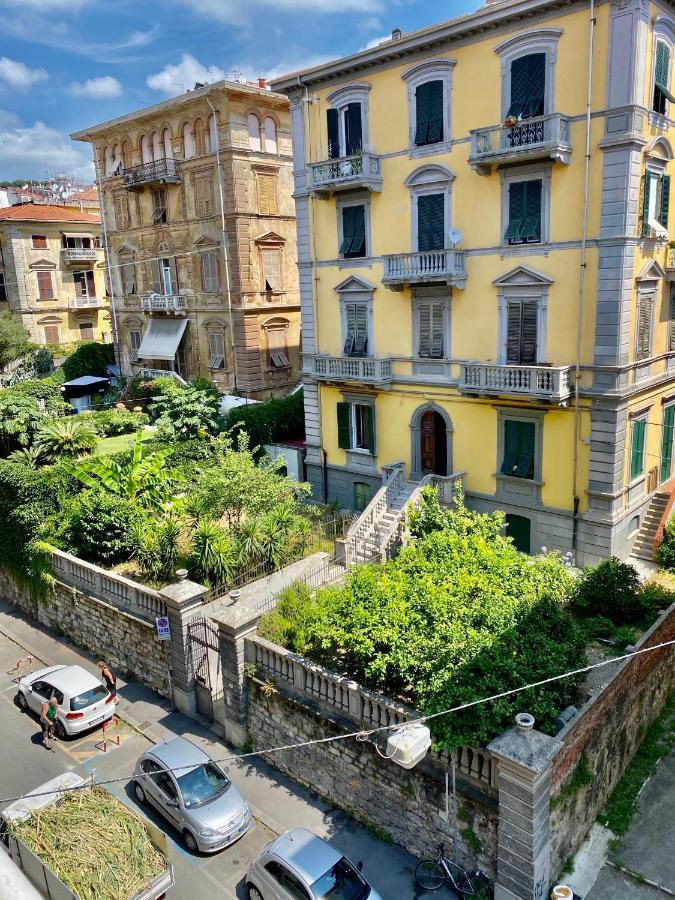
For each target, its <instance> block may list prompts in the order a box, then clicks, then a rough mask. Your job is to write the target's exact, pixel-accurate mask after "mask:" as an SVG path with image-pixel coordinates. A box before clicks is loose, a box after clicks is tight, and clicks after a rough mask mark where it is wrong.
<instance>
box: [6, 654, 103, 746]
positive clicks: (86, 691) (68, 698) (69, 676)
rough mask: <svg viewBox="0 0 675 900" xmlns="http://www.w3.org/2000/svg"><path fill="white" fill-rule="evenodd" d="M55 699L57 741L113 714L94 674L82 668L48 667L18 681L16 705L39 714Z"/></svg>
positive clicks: (92, 726)
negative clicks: (44, 705)
mask: <svg viewBox="0 0 675 900" xmlns="http://www.w3.org/2000/svg"><path fill="white" fill-rule="evenodd" d="M51 697H56V700H57V702H58V704H59V712H58V715H57V717H56V733H57V735H58V736H59V737H60V738H64V737H66V736H72V735H75V734H80V733H81V732H82V731H87V730H88V729H89V728H94V727H96V726H97V725H101V724H102V723H103V722H105V721H106V720H107V719H110V718H112V716H113V715H114V713H115V704H114V702H113V701H114V699H115V698H114V697H113V696H112V694H111V693H110V692H109V690H108V688H107V687H105V685H103V684H101V682H100V681H99V680H98V678H97V677H96V676H95V675H92V674H91V672H87V670H86V669H83V668H82V666H48V667H47V668H46V669H39V670H38V671H37V672H32V673H31V674H30V675H26V676H25V677H24V678H20V679H19V690H18V693H17V695H16V702H17V703H18V704H19V706H20V707H21V708H22V709H32V710H33V712H36V713H37V714H38V715H40V712H41V710H42V704H43V703H47V702H48V701H49V700H50V698H51Z"/></svg>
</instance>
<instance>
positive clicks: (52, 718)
mask: <svg viewBox="0 0 675 900" xmlns="http://www.w3.org/2000/svg"><path fill="white" fill-rule="evenodd" d="M58 711H59V704H58V701H57V699H56V697H52V698H51V700H49V701H48V702H47V701H45V702H44V703H43V704H42V710H41V712H40V726H41V728H42V746H43V747H45V748H46V749H47V750H52V751H53V750H54V748H53V747H52V745H51V743H50V741H52V740H57V738H56V733H55V732H56V715H57V713H58Z"/></svg>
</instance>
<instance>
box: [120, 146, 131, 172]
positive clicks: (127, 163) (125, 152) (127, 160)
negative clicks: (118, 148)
mask: <svg viewBox="0 0 675 900" xmlns="http://www.w3.org/2000/svg"><path fill="white" fill-rule="evenodd" d="M122 165H123V166H124V168H125V169H130V168H131V144H130V143H129V141H126V140H124V141H122Z"/></svg>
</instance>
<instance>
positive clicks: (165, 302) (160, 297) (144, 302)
mask: <svg viewBox="0 0 675 900" xmlns="http://www.w3.org/2000/svg"><path fill="white" fill-rule="evenodd" d="M141 309H142V310H143V312H146V313H158V312H163V313H169V315H171V314H180V315H185V313H186V311H187V300H186V298H185V297H181V296H179V295H178V294H148V295H146V296H145V297H141Z"/></svg>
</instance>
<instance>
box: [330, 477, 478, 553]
mask: <svg viewBox="0 0 675 900" xmlns="http://www.w3.org/2000/svg"><path fill="white" fill-rule="evenodd" d="M384 471H385V479H384V481H383V483H382V487H381V488H380V490H379V491H378V492H377V493H376V494H375V496H374V497H373V499H372V500H371V501H370V503H369V504H368V506H367V507H366V508H365V509H364V511H363V512H362V513H361V515H360V516H359V518H358V519H357V520H356V522H354V524H353V525H352V526H351V528H350V529H349V531H348V532H347V535H346V537H345V539H344V541H342V542H341V543H342V546H343V548H344V553H343V558H342V559H340V560H339V561H340V562H344V564H345V565H346V566H349V565H358V564H362V563H369V562H379V561H384V560H386V559H388V558H389V557H390V556H391V554H392V550H393V548H394V547H395V546H397V544H398V543H399V542H400V538H401V532H402V526H403V523H404V521H405V514H406V509H407V508H408V507H409V506H410V504H411V503H415V502H416V501H417V500H418V499H419V496H420V494H421V492H422V489H423V488H424V487H426V486H427V485H434V486H436V487H438V488H439V493H440V500H441V503H444V504H446V505H450V504H451V503H452V497H453V488H454V484H455V482H456V481H457V480H458V479H459V478H461V475H462V473H457V474H453V475H449V476H447V477H446V476H441V475H426V476H425V477H424V478H423V479H422V481H420V482H419V484H416V483H415V482H412V481H406V479H405V477H404V470H403V463H396V464H395V465H392V466H387V467H385V470H384Z"/></svg>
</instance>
